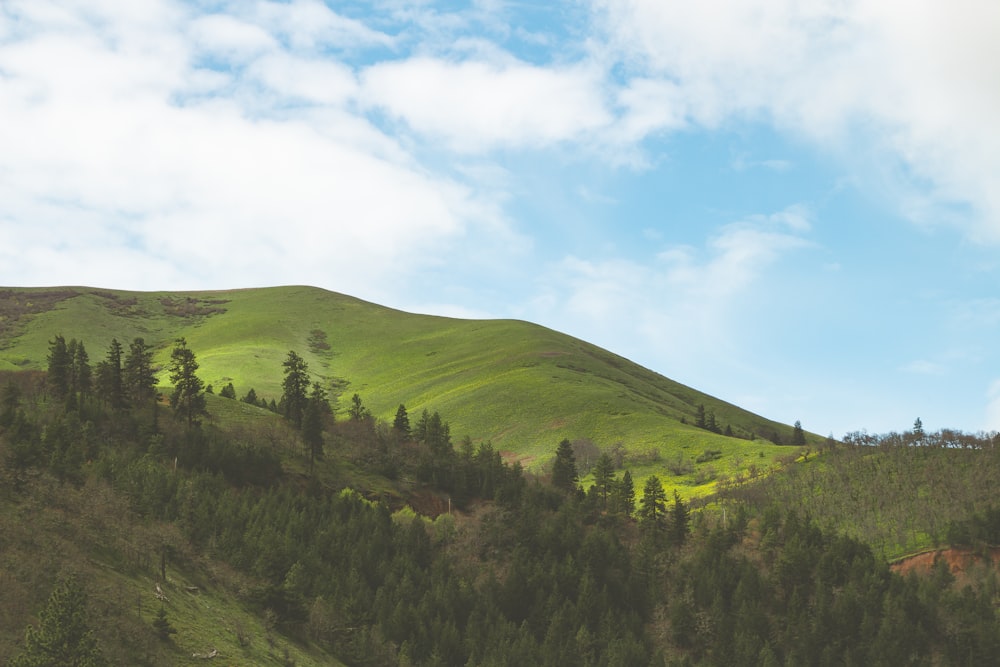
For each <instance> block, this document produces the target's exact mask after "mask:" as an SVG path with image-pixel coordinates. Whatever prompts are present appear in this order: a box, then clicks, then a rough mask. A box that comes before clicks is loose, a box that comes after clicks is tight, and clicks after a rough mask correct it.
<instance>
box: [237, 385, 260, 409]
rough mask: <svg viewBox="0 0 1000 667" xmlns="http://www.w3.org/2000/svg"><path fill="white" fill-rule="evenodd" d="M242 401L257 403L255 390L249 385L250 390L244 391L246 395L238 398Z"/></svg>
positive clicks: (251, 403)
mask: <svg viewBox="0 0 1000 667" xmlns="http://www.w3.org/2000/svg"><path fill="white" fill-rule="evenodd" d="M240 400H241V401H243V402H244V403H249V404H250V405H258V402H257V390H256V389H254V388H253V387H250V391H248V392H247V393H246V396H244V397H243V398H241V399H240Z"/></svg>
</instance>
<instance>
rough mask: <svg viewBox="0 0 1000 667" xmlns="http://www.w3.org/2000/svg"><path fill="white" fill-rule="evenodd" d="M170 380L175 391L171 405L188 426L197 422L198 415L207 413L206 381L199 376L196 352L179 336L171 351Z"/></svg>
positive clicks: (171, 397) (171, 398)
mask: <svg viewBox="0 0 1000 667" xmlns="http://www.w3.org/2000/svg"><path fill="white" fill-rule="evenodd" d="M169 371H170V381H171V382H172V383H173V385H174V391H173V393H172V394H171V395H170V406H171V407H172V408H173V409H174V414H175V415H176V416H177V418H178V419H184V420H186V421H187V424H188V426H189V427H190V426H193V425H195V424H196V423H197V421H198V417H201V416H203V415H205V414H207V412H206V410H205V395H204V394H203V393H202V392H203V390H204V386H205V385H204V383H203V382H202V381H201V378H199V377H198V375H197V371H198V362H197V360H196V359H195V356H194V352H192V351H191V350H190V349H188V346H187V341H186V340H184V339H183V338H178V339H177V341H176V342H175V343H174V349H173V351H172V352H171V353H170V367H169Z"/></svg>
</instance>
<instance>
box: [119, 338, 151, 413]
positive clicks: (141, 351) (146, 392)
mask: <svg viewBox="0 0 1000 667" xmlns="http://www.w3.org/2000/svg"><path fill="white" fill-rule="evenodd" d="M122 382H123V384H124V387H125V391H126V393H127V395H128V397H129V399H130V400H131V401H132V403H133V404H135V405H141V404H142V403H146V402H149V401H152V400H153V398H155V396H156V374H155V373H154V372H153V348H151V347H150V346H148V345H146V341H145V340H143V339H142V338H136V339H135V340H133V341H132V343H131V344H129V346H128V354H127V355H125V364H124V368H123V370H122Z"/></svg>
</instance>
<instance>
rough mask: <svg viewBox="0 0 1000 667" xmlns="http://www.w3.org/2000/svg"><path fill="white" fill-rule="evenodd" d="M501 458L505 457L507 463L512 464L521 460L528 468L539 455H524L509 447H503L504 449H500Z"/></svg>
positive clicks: (504, 460)
mask: <svg viewBox="0 0 1000 667" xmlns="http://www.w3.org/2000/svg"><path fill="white" fill-rule="evenodd" d="M500 458H501V459H503V462H504V463H506V464H507V465H511V464H512V463H514V461H520V462H521V465H522V466H524V467H525V468H527V467H528V466H530V465H531V464H532V463H534V462H535V459H536V458H538V457H537V456H524V455H521V454H518V453H517V452H512V451H510V450H509V449H502V450H500Z"/></svg>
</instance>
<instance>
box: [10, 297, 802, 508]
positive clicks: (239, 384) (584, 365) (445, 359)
mask: <svg viewBox="0 0 1000 667" xmlns="http://www.w3.org/2000/svg"><path fill="white" fill-rule="evenodd" d="M57 334H62V335H64V336H65V337H66V338H67V340H68V339H69V338H77V339H79V340H82V341H84V343H85V344H86V346H87V350H88V352H89V354H90V356H91V359H92V360H93V361H95V362H96V361H97V360H99V359H101V358H103V356H104V354H105V351H106V350H107V346H108V344H109V343H110V341H111V339H112V337H117V338H118V339H119V340H120V341H121V342H123V344H127V343H128V342H129V341H130V340H131V339H132V338H133V337H136V336H141V337H143V338H144V339H145V340H146V342H147V343H148V344H151V345H154V346H155V347H156V349H157V358H156V360H157V362H158V363H161V364H165V363H166V361H167V359H168V356H169V351H170V348H171V346H172V343H173V341H174V339H176V338H177V337H180V336H183V337H185V338H186V339H187V341H188V346H189V347H190V348H191V349H192V350H193V351H194V352H195V353H196V355H197V358H198V361H199V363H200V365H201V369H200V375H201V377H202V378H203V380H204V381H205V382H206V383H208V384H212V385H214V386H215V388H216V390H219V389H221V387H223V386H225V385H226V384H227V383H229V382H232V383H233V385H234V386H235V388H236V392H237V395H238V396H242V395H244V394H245V393H246V392H247V391H248V390H249V389H250V388H251V387H252V388H254V389H255V391H256V392H257V394H258V396H264V397H266V398H275V399H277V398H279V397H280V394H281V389H280V385H281V380H282V367H281V364H282V361H283V360H284V359H285V357H286V355H287V354H288V351H289V350H295V351H296V352H298V353H299V354H300V355H301V356H302V357H303V358H304V359H305V360H306V361H307V363H308V364H309V369H310V371H311V373H312V374H313V376H314V377H315V378H316V379H318V380H320V381H322V382H323V383H324V384H325V385H326V386H327V387H328V389H329V390H330V393H331V396H333V397H334V398H339V399H340V400H339V407H340V408H341V409H345V408H346V404H347V403H348V402H349V401H350V397H351V396H352V395H353V394H354V393H358V394H360V396H361V397H362V399H363V400H364V403H365V405H366V406H367V407H368V408H369V409H370V410H371V411H372V412H373V414H375V416H377V417H379V418H383V419H388V420H391V418H392V416H393V415H394V413H395V411H396V408H397V406H398V405H399V404H400V403H403V404H405V405H406V406H407V409H408V410H409V412H410V414H411V415H412V416H416V415H419V414H420V411H422V410H423V409H428V410H430V411H432V412H433V411H438V412H440V413H441V415H442V416H443V417H444V418H445V419H446V420H447V421H448V422H449V423H450V424H451V432H452V435H453V437H455V438H456V440H457V439H458V438H461V437H463V436H465V435H469V436H470V437H471V438H472V439H473V440H474V441H481V440H491V441H492V442H493V443H494V445H495V446H496V447H497V448H498V449H501V450H503V451H505V452H509V453H510V455H512V456H516V457H518V458H520V459H521V460H522V461H523V462H524V464H525V465H526V466H528V467H532V466H539V465H542V464H543V463H544V462H545V461H547V460H548V459H549V458H550V456H551V454H552V453H553V452H554V450H555V445H556V444H557V443H558V442H559V441H560V440H561V439H563V438H568V439H570V440H577V439H584V438H586V439H590V440H591V441H593V442H594V443H595V444H596V446H597V447H599V448H602V449H607V448H610V447H612V446H613V445H614V444H615V443H621V444H622V446H623V447H624V451H625V452H626V454H625V455H626V456H627V457H630V460H629V463H630V467H632V468H633V469H636V468H638V469H639V472H640V473H642V471H643V470H644V469H645V472H646V473H647V474H648V473H649V472H651V471H654V470H656V471H660V470H666V463H667V462H670V461H676V462H677V463H687V464H688V465H686V466H684V465H681V466H675V471H676V470H677V469H678V468H679V469H681V470H682V472H680V473H679V474H677V475H675V477H677V479H675V480H674V483H675V484H678V485H681V484H683V485H685V486H687V487H688V492H689V493H697V488H696V487H698V486H702V485H706V483H707V485H706V488H709V487H711V482H712V480H713V479H714V478H715V477H716V476H717V475H724V474H739V472H740V471H742V470H745V469H746V468H748V467H749V466H750V465H751V464H756V465H757V466H761V464H762V463H764V462H770V461H771V460H773V459H774V458H776V457H778V456H781V455H783V454H788V453H789V452H788V450H787V449H779V448H778V447H776V446H775V445H774V444H772V441H775V440H780V441H782V442H790V441H791V435H792V429H791V427H789V426H787V425H783V424H779V423H777V422H774V421H771V420H768V419H765V418H764V417H761V416H759V415H756V414H753V413H750V412H747V411H745V410H742V409H740V408H739V407H737V406H734V405H731V404H729V403H726V402H724V401H721V400H719V399H717V398H714V397H711V396H708V395H706V394H703V393H700V392H698V391H696V390H694V389H692V388H690V387H687V386H684V385H682V384H680V383H677V382H674V381H673V380H670V379H668V378H666V377H663V376H662V375H659V374H657V373H654V372H652V371H650V370H647V369H645V368H643V367H641V366H639V365H637V364H635V363H632V362H630V361H629V360H627V359H624V358H622V357H620V356H617V355H615V354H613V353H611V352H608V351H606V350H603V349H601V348H599V347H596V346H594V345H591V344H589V343H586V342H584V341H581V340H579V339H576V338H573V337H571V336H567V335H564V334H561V333H558V332H556V331H553V330H551V329H547V328H545V327H541V326H538V325H535V324H531V323H528V322H522V321H514V320H460V319H451V318H444V317H434V316H427V315H415V314H410V313H405V312H401V311H398V310H393V309H390V308H385V307H382V306H378V305H375V304H372V303H368V302H365V301H361V300H359V299H355V298H352V297H349V296H345V295H342V294H336V293H333V292H329V291H325V290H322V289H317V288H312V287H278V288H264V289H245V290H231V291H213V292H125V291H111V290H98V289H91V288H84V287H66V288H4V289H0V370H18V369H20V370H30V369H36V370H37V369H44V368H45V365H46V355H47V351H48V341H49V340H51V339H52V337H53V336H55V335H57ZM161 380H163V381H166V378H165V377H163V378H161ZM699 406H704V409H705V411H706V413H710V414H711V415H712V416H714V418H715V420H716V422H717V424H718V426H719V430H720V431H722V430H725V428H726V427H729V429H730V430H731V432H732V433H733V434H734V435H735V436H737V437H724V436H722V435H720V434H716V433H712V432H709V431H707V430H705V429H701V428H697V427H696V426H695V423H696V421H697V413H698V408H699ZM751 438H754V439H755V440H754V441H751ZM809 438H810V440H811V441H812V439H813V438H814V436H809ZM706 452H709V453H710V454H711V455H710V456H708V457H705V456H703V454H705V453H706ZM713 452H714V453H713ZM751 457H754V458H753V459H751ZM698 458H702V459H713V462H712V463H711V464H710V465H711V466H712V467H711V469H710V470H708V472H707V474H706V472H705V469H704V468H705V466H704V465H703V464H704V463H705V461H701V462H697V459H698ZM699 473H700V475H699ZM682 478H683V479H682ZM669 483H670V481H669V480H668V484H669Z"/></svg>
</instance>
